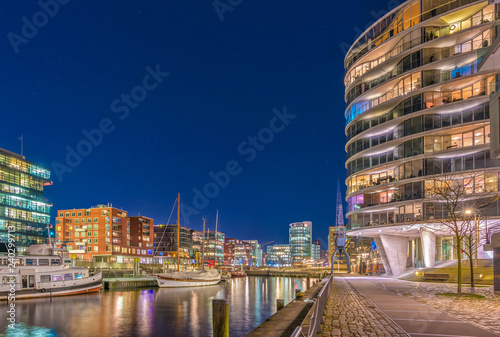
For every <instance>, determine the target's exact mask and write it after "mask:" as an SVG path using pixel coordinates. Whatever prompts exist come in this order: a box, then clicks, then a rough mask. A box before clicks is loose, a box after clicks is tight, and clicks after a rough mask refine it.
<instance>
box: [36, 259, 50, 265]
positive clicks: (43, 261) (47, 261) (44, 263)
mask: <svg viewBox="0 0 500 337" xmlns="http://www.w3.org/2000/svg"><path fill="white" fill-rule="evenodd" d="M38 265H39V266H48V265H49V259H40V260H38Z"/></svg>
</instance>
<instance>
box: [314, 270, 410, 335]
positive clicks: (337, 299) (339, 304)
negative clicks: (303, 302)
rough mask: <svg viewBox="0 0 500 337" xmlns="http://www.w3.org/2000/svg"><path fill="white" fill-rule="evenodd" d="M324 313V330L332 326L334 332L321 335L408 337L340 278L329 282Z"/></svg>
mask: <svg viewBox="0 0 500 337" xmlns="http://www.w3.org/2000/svg"><path fill="white" fill-rule="evenodd" d="M325 312H326V315H325V320H324V322H325V323H324V327H325V328H326V327H330V326H333V327H335V329H333V330H332V331H328V332H327V333H328V335H325V334H323V336H341V337H368V336H384V337H393V336H397V337H401V336H408V334H406V333H405V332H404V331H403V330H401V329H400V328H399V327H398V326H397V325H396V324H395V323H394V322H393V321H392V320H391V319H389V318H388V317H387V315H385V314H384V313H383V312H382V311H380V310H379V309H378V308H376V307H374V306H373V304H372V303H371V302H370V301H369V300H368V299H367V298H366V297H365V296H364V295H363V294H361V293H359V292H358V291H356V290H355V289H354V288H353V287H352V286H351V285H350V284H349V282H347V281H345V279H343V278H334V279H333V284H332V290H331V293H330V299H329V301H328V304H327V309H326V311H325Z"/></svg>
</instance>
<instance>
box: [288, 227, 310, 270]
mask: <svg viewBox="0 0 500 337" xmlns="http://www.w3.org/2000/svg"><path fill="white" fill-rule="evenodd" d="M288 233H289V245H290V254H291V257H292V265H297V264H301V263H302V262H303V261H305V260H309V259H311V258H312V252H311V249H312V246H311V244H312V222H311V221H302V222H294V223H291V224H290V228H289V230H288Z"/></svg>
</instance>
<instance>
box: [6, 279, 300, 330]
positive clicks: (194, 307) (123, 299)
mask: <svg viewBox="0 0 500 337" xmlns="http://www.w3.org/2000/svg"><path fill="white" fill-rule="evenodd" d="M295 289H301V290H305V289H306V279H299V278H276V277H269V278H268V277H253V276H252V277H245V278H235V279H231V280H229V282H223V283H220V284H218V285H214V286H208V287H197V288H170V289H166V288H164V289H145V290H144V289H142V290H136V291H114V292H109V291H106V292H103V293H100V294H98V293H97V294H88V295H79V296H69V297H58V298H57V297H56V298H53V299H52V301H50V300H49V299H32V300H19V301H16V321H17V322H18V324H16V329H15V330H12V329H8V328H7V326H6V325H5V324H3V323H2V324H0V335H3V334H5V336H8V337H14V336H15V337H18V336H40V337H45V336H61V337H65V336H70V337H73V336H75V337H78V336H85V337H93V336H96V337H97V336H117V337H118V336H119V337H122V336H124V337H129V336H130V337H132V336H134V337H135V336H169V337H170V336H172V337H174V336H183V337H184V336H190V337H191V336H193V337H195V336H200V337H204V336H211V335H212V313H211V311H212V304H211V300H212V299H214V298H227V299H228V300H229V312H230V317H229V325H230V335H231V336H236V337H238V336H244V335H245V334H246V333H248V332H249V331H251V330H252V329H253V328H255V327H256V326H258V325H259V324H260V323H262V322H263V321H265V320H266V319H267V318H268V317H270V316H271V315H273V314H274V313H275V312H276V299H277V298H282V299H284V300H285V304H286V303H289V302H290V301H291V300H292V299H293V298H294V296H295ZM6 311H7V303H6V302H2V303H1V304H0V320H1V322H6V321H7V319H6V318H7V312H6Z"/></svg>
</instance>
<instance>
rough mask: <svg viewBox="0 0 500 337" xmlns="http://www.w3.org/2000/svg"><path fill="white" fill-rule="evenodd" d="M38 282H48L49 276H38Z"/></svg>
mask: <svg viewBox="0 0 500 337" xmlns="http://www.w3.org/2000/svg"><path fill="white" fill-rule="evenodd" d="M40 282H50V275H40Z"/></svg>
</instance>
